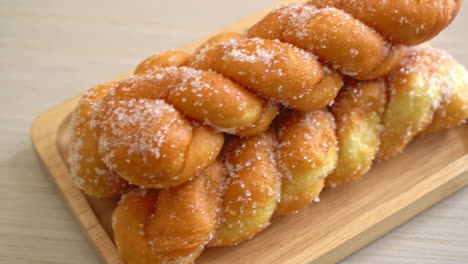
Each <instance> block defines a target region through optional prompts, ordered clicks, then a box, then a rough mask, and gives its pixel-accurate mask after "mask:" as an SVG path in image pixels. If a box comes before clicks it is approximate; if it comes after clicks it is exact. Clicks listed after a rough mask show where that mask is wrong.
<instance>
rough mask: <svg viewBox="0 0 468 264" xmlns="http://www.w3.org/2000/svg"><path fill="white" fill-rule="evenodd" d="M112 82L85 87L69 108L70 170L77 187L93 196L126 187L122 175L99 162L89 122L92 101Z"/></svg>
mask: <svg viewBox="0 0 468 264" xmlns="http://www.w3.org/2000/svg"><path fill="white" fill-rule="evenodd" d="M114 85H115V84H114V83H103V84H100V85H98V86H96V87H94V88H92V89H90V90H89V91H87V92H86V93H85V94H84V95H83V97H82V99H81V100H80V102H79V104H78V106H77V108H76V109H75V111H74V112H73V115H72V121H71V127H70V143H69V152H68V153H69V164H70V174H71V176H72V177H73V179H74V181H75V184H76V185H77V186H78V187H79V188H81V189H83V190H84V191H85V192H86V193H88V194H90V195H93V196H97V197H110V196H116V195H120V194H121V193H123V192H125V191H126V190H127V189H128V187H129V185H128V183H127V182H126V181H125V180H124V179H122V178H121V177H120V176H119V175H118V174H116V173H115V172H114V171H113V170H111V169H110V168H109V167H108V166H106V165H105V164H104V163H103V162H102V160H101V157H100V155H99V153H98V134H97V133H96V130H95V129H94V128H93V127H92V122H91V114H92V109H93V107H94V105H95V104H96V102H97V101H99V100H100V99H101V98H102V97H104V96H105V95H106V94H107V93H108V92H109V90H110V89H111V88H112V87H113V86H114Z"/></svg>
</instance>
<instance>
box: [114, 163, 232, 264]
mask: <svg viewBox="0 0 468 264" xmlns="http://www.w3.org/2000/svg"><path fill="white" fill-rule="evenodd" d="M223 182H224V170H223V167H222V166H221V163H219V162H214V163H212V165H210V166H209V167H208V168H207V169H206V170H204V171H203V172H201V173H200V174H199V175H197V177H195V178H194V179H192V180H190V181H188V182H186V183H184V184H183V185H181V186H178V187H175V188H170V189H162V190H159V191H158V190H154V189H133V190H132V191H131V192H129V193H128V194H126V195H124V196H123V197H122V199H121V201H120V202H119V204H118V206H117V208H116V209H115V211H114V213H113V215H112V226H113V230H114V239H115V242H116V245H117V248H118V250H119V253H120V255H121V256H122V258H123V259H124V260H125V261H126V262H127V263H128V264H149V263H161V264H163V263H164V264H166V263H168V264H169V263H174V264H175V263H192V262H193V261H194V260H195V258H197V257H198V256H199V255H200V253H201V252H202V250H203V248H204V247H205V245H206V244H207V243H208V242H209V241H210V239H211V238H212V236H213V234H214V232H215V230H216V223H217V219H218V217H219V213H220V211H219V208H220V202H221V194H222V186H223Z"/></svg>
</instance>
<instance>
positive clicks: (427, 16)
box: [308, 0, 463, 45]
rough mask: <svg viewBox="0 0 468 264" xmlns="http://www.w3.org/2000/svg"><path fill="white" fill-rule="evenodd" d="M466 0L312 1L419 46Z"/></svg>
mask: <svg viewBox="0 0 468 264" xmlns="http://www.w3.org/2000/svg"><path fill="white" fill-rule="evenodd" d="M462 2H463V0H432V1H407V0H392V1H369V0H312V1H310V2H309V3H308V4H309V5H314V6H317V7H319V8H325V7H336V8H339V9H342V10H344V11H345V12H347V13H349V14H350V15H352V16H353V17H355V18H357V19H359V20H361V21H362V22H364V23H365V24H367V25H369V26H372V27H373V28H375V29H376V30H377V31H378V32H380V33H381V34H383V35H385V36H386V37H388V38H389V39H390V40H392V41H393V42H395V43H402V44H406V45H417V44H421V43H423V42H426V41H429V40H430V39H432V38H433V37H435V36H436V35H437V34H439V32H440V31H442V30H443V29H444V28H445V27H447V26H448V25H449V24H450V23H451V22H452V21H453V19H454V18H455V16H456V15H457V13H458V11H459V10H460V7H461V4H462Z"/></svg>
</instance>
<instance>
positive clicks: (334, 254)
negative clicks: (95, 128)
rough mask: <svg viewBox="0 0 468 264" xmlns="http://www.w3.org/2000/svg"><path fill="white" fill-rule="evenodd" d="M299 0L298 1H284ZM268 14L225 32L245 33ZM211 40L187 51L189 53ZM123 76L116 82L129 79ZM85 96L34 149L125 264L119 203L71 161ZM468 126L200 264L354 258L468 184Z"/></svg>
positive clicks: (42, 128)
mask: <svg viewBox="0 0 468 264" xmlns="http://www.w3.org/2000/svg"><path fill="white" fill-rule="evenodd" d="M285 2H293V1H285ZM266 12H268V10H266V11H263V12H260V13H259V14H256V15H254V16H252V17H250V18H248V19H246V20H243V21H241V22H239V23H237V24H235V25H232V26H230V27H228V28H226V29H224V30H223V31H242V30H244V29H245V28H247V27H248V26H249V25H251V24H252V23H254V22H255V21H256V19H258V18H259V17H262V16H263V15H264V14H265V13H266ZM203 41H204V40H199V41H196V42H193V43H191V44H190V45H188V46H186V47H184V48H183V50H185V51H187V52H190V51H192V50H193V49H194V48H196V47H197V46H198V45H199V44H200V43H202V42H203ZM126 75H128V74H124V75H122V76H120V77H118V78H116V80H118V79H121V78H123V77H125V76H126ZM78 100H79V97H75V98H73V99H71V100H69V101H66V102H64V103H62V104H60V105H58V106H56V107H54V108H52V109H50V110H49V111H47V112H45V113H43V114H41V115H40V116H39V117H38V118H37V119H36V121H35V122H34V125H33V127H32V131H31V136H32V139H33V143H34V146H35V148H36V151H37V152H38V154H39V156H40V158H41V160H42V161H43V163H44V165H45V167H46V169H47V170H48V171H49V172H50V174H51V176H52V178H53V180H54V181H55V183H56V184H57V186H58V187H59V189H60V191H61V193H62V194H63V196H64V198H65V200H66V202H67V204H68V205H69V207H70V209H71V211H72V212H73V214H74V215H75V217H76V218H77V219H78V221H79V222H80V224H81V227H82V228H83V230H84V232H85V233H86V234H87V235H88V237H89V239H90V241H91V243H92V244H93V245H94V246H95V248H96V249H97V251H98V252H99V255H100V256H101V257H102V258H103V260H104V262H105V263H109V264H116V263H123V261H122V260H121V258H120V257H119V255H118V252H117V250H116V248H115V245H114V244H113V242H112V238H111V237H112V230H111V227H110V214H111V212H112V210H113V208H114V207H115V204H116V200H112V199H95V198H90V197H88V196H86V195H84V194H83V193H82V192H81V191H80V190H79V189H78V188H77V187H76V186H75V185H74V183H73V181H72V179H71V177H70V175H69V173H68V167H67V164H66V162H65V160H66V157H67V146H68V126H69V122H70V118H69V114H70V112H71V111H72V110H73V108H74V107H75V106H76V104H77V102H78ZM467 135H468V126H467V125H463V126H460V127H457V128H454V129H450V130H448V131H445V132H441V133H437V134H434V135H429V136H426V137H421V138H417V139H416V140H415V141H414V142H412V143H411V144H410V145H409V146H408V147H407V148H406V149H405V151H404V152H403V153H401V154H400V155H398V156H397V157H395V158H393V159H391V160H388V161H384V162H381V163H379V164H376V165H375V166H374V167H373V168H372V170H371V171H370V172H369V173H368V174H367V175H366V176H365V177H363V178H361V179H360V180H358V181H356V182H355V183H352V184H349V185H346V186H343V187H340V188H337V189H332V190H326V191H324V192H323V193H322V194H321V201H320V203H316V204H312V205H310V206H309V207H308V208H306V209H305V210H303V211H301V212H300V213H298V214H296V215H291V216H285V217H277V218H274V219H273V220H272V225H271V226H270V227H269V228H267V229H266V230H265V231H263V232H262V233H260V234H259V235H257V236H255V237H254V238H253V239H251V240H249V241H246V242H244V243H241V244H240V245H238V246H233V247H223V248H210V249H207V250H206V251H205V253H203V254H202V256H201V257H200V258H199V259H198V261H197V263H219V262H220V261H221V260H222V262H223V263H309V262H314V263H329V262H336V261H338V260H340V259H342V258H344V257H345V256H347V255H349V254H351V253H352V252H354V251H356V250H357V249H359V248H361V247H362V246H364V245H366V244H367V243H369V242H371V241H372V240H374V239H376V238H378V237H379V236H381V235H383V234H384V233H386V232H388V231H389V230H391V229H392V228H393V227H395V226H397V225H399V224H401V223H403V222H404V221H406V220H408V219H409V218H411V217H413V216H414V215H416V214H417V213H419V212H421V211H422V210H424V209H425V208H427V207H429V206H430V205H432V204H434V203H435V202H437V201H439V200H441V199H443V198H444V197H446V196H448V195H449V194H451V193H453V192H455V191H456V190H458V189H460V188H462V187H463V186H465V185H466V184H468V173H463V172H465V171H466V170H468V137H467Z"/></svg>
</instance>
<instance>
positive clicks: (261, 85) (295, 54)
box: [188, 38, 341, 111]
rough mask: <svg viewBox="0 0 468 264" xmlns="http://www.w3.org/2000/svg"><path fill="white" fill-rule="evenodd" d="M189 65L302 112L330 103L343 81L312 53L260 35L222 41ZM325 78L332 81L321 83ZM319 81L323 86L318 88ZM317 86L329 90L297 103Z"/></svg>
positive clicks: (201, 53) (204, 51)
mask: <svg viewBox="0 0 468 264" xmlns="http://www.w3.org/2000/svg"><path fill="white" fill-rule="evenodd" d="M188 66H190V67H194V68H196V69H202V70H213V71H215V72H218V73H220V74H222V75H223V76H225V77H227V78H229V79H231V80H233V81H234V82H236V83H239V84H240V85H242V86H243V87H246V88H247V89H249V90H251V91H253V92H256V93H258V94H261V95H263V96H265V97H268V98H272V99H274V100H276V101H278V102H281V103H283V104H284V105H286V106H289V107H291V108H294V109H297V110H301V111H312V110H318V109H320V108H323V107H324V106H326V105H327V104H329V103H330V102H331V101H332V100H333V98H334V97H335V96H336V93H337V92H338V90H339V89H340V87H338V86H337V85H339V84H341V76H340V75H338V74H335V73H333V71H331V70H329V69H325V68H324V67H323V66H322V64H321V63H320V62H318V61H317V59H316V58H315V57H314V56H313V55H311V54H310V53H308V52H305V51H303V50H301V49H298V48H296V47H293V46H291V45H288V44H285V43H281V42H279V41H274V40H267V39H259V38H251V39H244V40H230V41H226V42H222V43H218V44H216V45H214V46H211V47H210V48H206V49H203V50H201V51H200V52H198V53H197V54H196V57H195V59H194V60H193V61H191V63H189V64H188ZM325 78H329V79H332V81H328V82H321V81H322V80H324V79H325ZM319 83H320V84H321V85H323V86H322V87H319V88H318V87H317V85H318V84H319ZM315 89H319V90H321V91H325V95H324V96H321V97H320V98H316V99H314V100H309V101H308V103H307V104H306V103H296V101H298V100H300V99H301V97H302V96H304V95H305V94H306V93H308V92H309V93H310V92H311V90H312V91H313V90H315ZM329 90H330V91H331V92H329ZM314 95H320V93H318V92H317V93H314Z"/></svg>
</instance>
